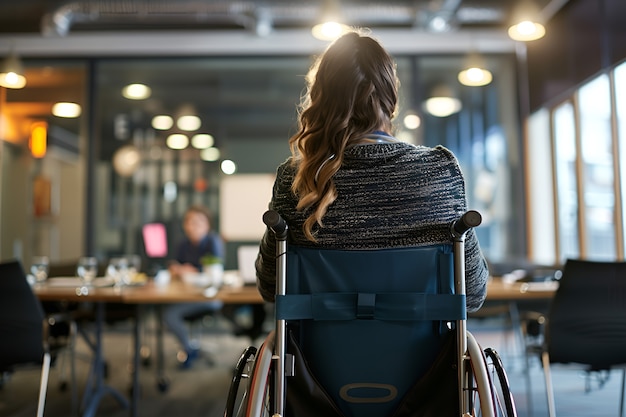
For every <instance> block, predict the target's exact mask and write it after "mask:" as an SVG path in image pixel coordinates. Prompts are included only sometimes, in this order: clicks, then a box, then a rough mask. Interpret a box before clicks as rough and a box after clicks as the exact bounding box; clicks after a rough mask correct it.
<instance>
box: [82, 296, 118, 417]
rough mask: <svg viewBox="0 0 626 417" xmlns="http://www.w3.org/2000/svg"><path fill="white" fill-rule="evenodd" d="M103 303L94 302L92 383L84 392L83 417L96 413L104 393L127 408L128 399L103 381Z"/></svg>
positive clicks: (90, 416) (89, 416)
mask: <svg viewBox="0 0 626 417" xmlns="http://www.w3.org/2000/svg"><path fill="white" fill-rule="evenodd" d="M104 315H105V313H104V303H102V302H99V303H96V329H95V343H94V358H93V384H92V385H90V388H89V389H88V390H87V391H86V392H85V402H84V403H85V404H86V405H85V410H84V412H83V417H92V416H94V415H95V414H96V411H97V410H98V406H99V405H100V400H101V399H102V397H103V396H104V395H105V394H111V395H112V396H113V397H114V398H115V399H116V400H117V401H118V402H119V403H120V404H121V405H122V407H124V408H128V400H127V399H126V398H124V396H122V394H121V393H120V392H119V391H117V390H116V389H114V388H113V387H110V386H108V385H106V384H105V382H104V357H103V354H102V327H103V325H104Z"/></svg>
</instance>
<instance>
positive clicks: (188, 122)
mask: <svg viewBox="0 0 626 417" xmlns="http://www.w3.org/2000/svg"><path fill="white" fill-rule="evenodd" d="M176 126H178V128H179V129H180V130H184V131H186V132H191V131H194V130H198V129H200V126H202V120H200V118H199V117H198V116H193V115H187V116H180V117H179V118H178V120H177V121H176Z"/></svg>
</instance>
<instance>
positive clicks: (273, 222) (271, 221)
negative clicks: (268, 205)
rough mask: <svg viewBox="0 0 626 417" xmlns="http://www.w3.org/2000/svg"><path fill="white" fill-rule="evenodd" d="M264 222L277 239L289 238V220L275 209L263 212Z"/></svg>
mask: <svg viewBox="0 0 626 417" xmlns="http://www.w3.org/2000/svg"><path fill="white" fill-rule="evenodd" d="M263 223H265V225H266V226H267V227H269V228H270V230H271V231H272V232H274V234H275V235H276V239H279V240H280V239H286V238H287V222H286V221H285V219H283V218H282V217H281V216H280V214H278V212H277V211H275V210H268V211H266V212H265V213H264V214H263Z"/></svg>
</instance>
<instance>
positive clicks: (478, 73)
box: [458, 52, 493, 87]
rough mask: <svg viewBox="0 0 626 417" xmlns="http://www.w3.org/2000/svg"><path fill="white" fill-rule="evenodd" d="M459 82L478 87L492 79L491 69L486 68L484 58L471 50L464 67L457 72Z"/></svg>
mask: <svg viewBox="0 0 626 417" xmlns="http://www.w3.org/2000/svg"><path fill="white" fill-rule="evenodd" d="M458 79H459V82H460V83H461V84H463V85H467V86H469V87H480V86H483V85H487V84H489V83H490V82H491V81H492V80H493V75H492V74H491V71H489V70H488V69H486V65H485V60H484V59H483V58H482V56H481V55H480V54H479V53H478V52H472V53H470V54H469V55H468V56H467V59H466V60H465V66H464V69H463V70H462V71H461V72H459V75H458Z"/></svg>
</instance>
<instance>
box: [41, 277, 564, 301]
mask: <svg viewBox="0 0 626 417" xmlns="http://www.w3.org/2000/svg"><path fill="white" fill-rule="evenodd" d="M50 282H51V284H50V285H48V284H47V283H46V284H43V285H41V284H39V285H35V286H34V287H33V289H34V291H35V294H36V295H37V297H38V298H39V299H40V300H42V301H54V300H56V301H58V300H66V301H79V302H80V301H83V302H86V301H103V302H116V303H125V304H168V303H183V302H205V301H209V300H219V301H222V302H224V303H226V304H256V303H263V299H262V298H261V295H260V294H259V292H258V290H257V288H256V286H254V285H244V286H223V287H222V288H220V290H219V291H218V292H217V294H215V295H214V296H213V297H207V296H205V294H204V288H201V287H196V286H193V285H187V284H184V283H182V282H179V281H173V282H170V283H168V284H165V285H157V284H155V283H154V282H153V281H149V282H148V283H146V284H145V285H141V286H128V287H110V286H108V287H94V288H89V290H88V293H87V294H83V293H81V292H80V291H77V288H78V287H79V286H78V285H57V284H55V283H54V279H52V280H50ZM557 286H558V283H555V282H547V283H519V282H515V283H507V282H504V281H503V280H502V279H500V278H491V279H490V280H489V282H488V283H487V300H491V301H516V300H533V299H535V300H538V299H550V298H552V297H553V296H554V292H555V291H556V288H557Z"/></svg>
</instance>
